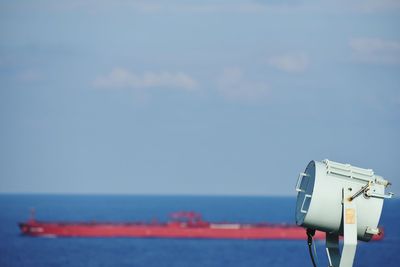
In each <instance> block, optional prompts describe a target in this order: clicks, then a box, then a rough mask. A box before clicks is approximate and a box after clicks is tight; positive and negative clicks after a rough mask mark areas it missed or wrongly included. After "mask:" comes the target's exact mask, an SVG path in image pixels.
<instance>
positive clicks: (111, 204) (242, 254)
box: [0, 195, 400, 267]
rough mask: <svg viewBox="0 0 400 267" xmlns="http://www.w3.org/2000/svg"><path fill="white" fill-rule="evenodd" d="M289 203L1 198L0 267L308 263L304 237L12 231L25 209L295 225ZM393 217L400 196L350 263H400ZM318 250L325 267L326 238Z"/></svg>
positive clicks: (49, 216)
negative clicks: (192, 214) (374, 237)
mask: <svg viewBox="0 0 400 267" xmlns="http://www.w3.org/2000/svg"><path fill="white" fill-rule="evenodd" d="M294 205H295V198H290V197H288V198H284V197H208V196H207V197H205V196H204V197H203V196H202V197H200V196H75V195H72V196H58V195H0V266H1V267H13V266H18V267H20V266H27V267H38V266H61V267H64V266H65V267H66V266H68V267H69V266H85V267H94V266H146V267H156V266H157V267H158V266H182V267H183V266H199V267H200V266H202V267H203V266H215V267H227V266H243V267H244V266H246V267H247V266H253V267H257V266H263V267H264V266H282V267H285V266H311V262H310V259H309V256H308V250H307V245H306V242H305V241H290V240H284V241H281V240H280V241H277V240H196V239H189V240H186V239H181V240H179V239H157V238H154V239H140V238H137V239H135V238H108V239H107V238H32V237H25V236H21V235H20V234H19V229H18V228H17V222H21V221H25V220H27V219H28V217H29V210H30V209H31V208H35V209H36V217H37V219H40V220H56V221H151V220H153V219H158V220H160V221H166V220H167V218H168V214H169V213H171V212H174V211H179V210H186V211H189V210H193V211H197V212H200V213H202V214H203V217H204V218H205V219H207V220H209V221H229V222H265V221H268V222H287V223H293V220H294ZM399 222H400V200H397V199H396V200H388V201H386V202H385V206H384V210H383V215H382V219H381V224H382V225H383V226H384V227H385V234H386V235H385V239H384V240H383V241H381V242H370V243H362V242H361V243H360V244H359V246H358V249H357V255H356V259H355V264H354V266H365V267H367V266H371V267H372V266H398V265H399V262H400V229H399V227H398V225H399ZM316 247H317V251H318V261H319V266H327V265H328V264H327V260H326V255H325V247H324V242H323V241H318V242H316Z"/></svg>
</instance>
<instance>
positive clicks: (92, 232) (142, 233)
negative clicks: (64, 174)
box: [19, 222, 325, 240]
mask: <svg viewBox="0 0 400 267" xmlns="http://www.w3.org/2000/svg"><path fill="white" fill-rule="evenodd" d="M19 226H20V229H21V232H22V234H24V235H28V236H36V237H40V236H41V237H136V238H205V239H286V240H287V239H291V240H301V239H306V233H305V230H304V229H303V228H300V227H297V226H280V225H272V226H252V225H233V224H210V225H208V226H187V225H168V224H165V225H164V224H159V225H151V224H114V223H46V222H27V223H20V224H19ZM323 238H325V234H324V233H322V232H317V233H316V235H315V239H323Z"/></svg>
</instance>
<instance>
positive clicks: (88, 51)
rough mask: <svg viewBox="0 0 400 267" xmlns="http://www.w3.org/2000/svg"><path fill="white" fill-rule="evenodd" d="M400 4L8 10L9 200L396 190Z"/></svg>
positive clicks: (2, 12) (2, 170)
mask: <svg viewBox="0 0 400 267" xmlns="http://www.w3.org/2000/svg"><path fill="white" fill-rule="evenodd" d="M399 15H400V1H398V0H365V1H364V0H363V1H361V0H350V1H341V0H340V1H302V0H293V1H291V0H287V1H276V0H271V1H261V0H260V1H244V0H229V1H228V0H216V1H180V0H172V1H161V0H154V1H151V0H150V1H140V0H132V1H106V0H104V1H75V0H72V1H1V2H0V130H1V131H0V192H17V193H18V192H23V193H29V192H33V193H110V194H120V193H121V194H206V195H208V194H211V195H214V194H218V195H225V194H229V195H294V184H295V182H296V178H297V174H298V173H299V172H300V171H302V170H303V169H304V168H305V167H306V165H307V163H308V162H309V161H310V160H312V159H316V160H322V159H325V158H329V159H331V160H334V161H339V162H345V163H351V164H354V165H356V166H360V167H365V168H373V169H374V170H375V172H376V173H377V174H379V175H382V176H384V177H385V178H386V179H388V180H390V181H392V183H393V187H392V191H394V192H400V190H399V189H400V175H399V173H400V163H399V159H400V141H399V136H400V31H399V30H398V29H399V25H400V16H399Z"/></svg>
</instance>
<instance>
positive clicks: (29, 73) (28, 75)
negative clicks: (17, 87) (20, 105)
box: [17, 69, 43, 83]
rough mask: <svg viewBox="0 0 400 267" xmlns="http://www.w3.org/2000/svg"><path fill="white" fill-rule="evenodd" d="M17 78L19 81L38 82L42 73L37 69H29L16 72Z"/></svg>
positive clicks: (41, 78) (41, 77)
mask: <svg viewBox="0 0 400 267" xmlns="http://www.w3.org/2000/svg"><path fill="white" fill-rule="evenodd" d="M17 80H18V81H21V82H27V83H30V82H38V81H42V80H43V74H42V73H41V72H39V71H38V70H34V69H29V70H24V71H22V72H20V73H18V74H17Z"/></svg>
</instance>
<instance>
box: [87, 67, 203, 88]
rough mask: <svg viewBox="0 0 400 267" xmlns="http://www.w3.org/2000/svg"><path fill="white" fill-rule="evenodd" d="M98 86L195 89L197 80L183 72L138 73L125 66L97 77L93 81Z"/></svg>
mask: <svg viewBox="0 0 400 267" xmlns="http://www.w3.org/2000/svg"><path fill="white" fill-rule="evenodd" d="M93 85H94V87H96V88H112V89H117V88H131V89H149V88H171V89H180V90H185V91H192V90H195V88H196V86H197V82H196V81H195V80H194V79H193V78H192V77H190V76H189V75H187V74H185V73H183V72H175V73H171V72H159V73H156V72H145V73H143V74H137V73H134V72H131V71H129V70H126V69H124V68H115V69H113V70H112V71H111V73H109V74H108V75H105V76H99V77H97V78H96V79H95V80H94V82H93Z"/></svg>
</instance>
